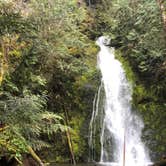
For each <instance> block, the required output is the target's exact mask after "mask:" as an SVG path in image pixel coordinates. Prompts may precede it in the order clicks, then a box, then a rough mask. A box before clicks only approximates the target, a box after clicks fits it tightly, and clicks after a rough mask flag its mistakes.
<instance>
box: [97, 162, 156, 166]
mask: <svg viewBox="0 0 166 166" xmlns="http://www.w3.org/2000/svg"><path fill="white" fill-rule="evenodd" d="M152 165H153V163H152V162H148V163H145V164H144V165H139V164H137V166H152ZM97 166H124V164H122V163H115V162H99V163H98V164H97ZM125 166H128V165H127V164H126V165H125Z"/></svg>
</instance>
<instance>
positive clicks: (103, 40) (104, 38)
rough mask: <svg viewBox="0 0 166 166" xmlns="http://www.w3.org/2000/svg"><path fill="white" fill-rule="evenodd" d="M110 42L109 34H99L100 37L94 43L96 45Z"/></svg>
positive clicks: (106, 44)
mask: <svg viewBox="0 0 166 166" xmlns="http://www.w3.org/2000/svg"><path fill="white" fill-rule="evenodd" d="M110 42H111V39H110V38H109V36H101V37H99V38H98V40H97V42H96V43H97V44H98V45H105V46H108V45H110Z"/></svg>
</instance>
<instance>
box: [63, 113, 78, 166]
mask: <svg viewBox="0 0 166 166" xmlns="http://www.w3.org/2000/svg"><path fill="white" fill-rule="evenodd" d="M68 121H69V120H68V115H67V111H66V110H65V125H66V126H68V124H69V122H68ZM66 136H67V141H68V145H69V150H70V153H71V157H72V162H73V164H74V165H76V161H75V156H74V152H73V146H72V139H71V136H70V131H69V128H68V127H67V128H66Z"/></svg>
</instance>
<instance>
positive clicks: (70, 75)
mask: <svg viewBox="0 0 166 166" xmlns="http://www.w3.org/2000/svg"><path fill="white" fill-rule="evenodd" d="M159 2H160V1H155V0H137V1H132V0H120V1H119V0H112V1H110V0H91V1H89V0H87V1H85V2H84V1H83V0H70V1H69V0H61V1H60V0H50V1H48V0H31V1H30V0H29V1H28V0H27V1H24V2H22V1H19V0H9V1H6V0H0V99H1V100H0V157H1V158H4V157H5V159H6V160H10V159H13V158H14V159H15V160H17V161H18V162H19V163H21V162H24V160H25V159H26V158H27V156H29V154H31V156H32V157H33V158H34V159H35V160H36V161H37V162H38V163H40V164H41V161H40V158H41V159H42V160H43V161H44V160H45V161H46V162H48V161H49V162H50V161H54V162H71V161H72V162H75V161H79V162H81V161H87V159H88V124H89V120H90V116H91V109H92V103H93V97H94V94H95V92H96V89H97V86H98V84H99V73H98V71H97V70H96V68H95V66H96V53H97V51H98V48H97V47H96V45H95V42H94V40H95V39H96V38H97V37H98V36H100V35H103V34H104V35H109V36H110V38H111V44H110V45H111V46H113V47H115V48H116V50H117V58H119V59H120V60H121V61H122V63H123V65H124V68H125V70H126V74H127V76H128V78H129V80H130V81H131V82H132V84H133V108H134V109H135V110H139V111H140V113H141V115H142V117H143V119H144V121H145V130H144V139H145V140H146V143H147V145H148V147H149V148H150V152H151V156H152V157H153V159H159V158H160V156H161V155H162V154H164V153H166V149H165V147H166V126H165V119H166V112H165V110H166V103H165V99H166V96H165V95H166V91H165V90H166V35H165V34H166V29H165V25H166V24H165V22H164V21H165V20H164V13H165V11H164V10H165V8H164V9H163V8H162V10H161V5H163V7H165V4H164V3H165V2H161V3H159ZM86 5H87V6H86ZM103 11H104V12H103ZM38 156H40V158H38Z"/></svg>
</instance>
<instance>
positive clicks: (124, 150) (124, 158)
mask: <svg viewBox="0 0 166 166" xmlns="http://www.w3.org/2000/svg"><path fill="white" fill-rule="evenodd" d="M125 162H126V136H125V131H124V142H123V166H125Z"/></svg>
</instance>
